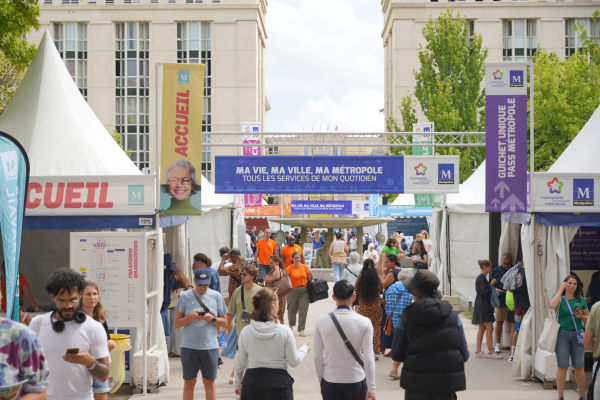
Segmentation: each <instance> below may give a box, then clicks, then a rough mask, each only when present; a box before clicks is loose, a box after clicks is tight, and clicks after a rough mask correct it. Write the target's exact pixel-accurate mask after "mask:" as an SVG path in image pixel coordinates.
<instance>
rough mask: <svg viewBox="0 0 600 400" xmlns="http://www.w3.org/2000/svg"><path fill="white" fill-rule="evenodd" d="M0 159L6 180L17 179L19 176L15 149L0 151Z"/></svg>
mask: <svg viewBox="0 0 600 400" xmlns="http://www.w3.org/2000/svg"><path fill="white" fill-rule="evenodd" d="M0 161H2V168H3V169H4V176H5V177H6V180H7V181H12V180H14V179H17V178H18V176H19V163H18V161H17V151H16V150H11V151H5V152H4V153H0Z"/></svg>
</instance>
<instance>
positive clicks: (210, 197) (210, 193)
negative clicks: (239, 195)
mask: <svg viewBox="0 0 600 400" xmlns="http://www.w3.org/2000/svg"><path fill="white" fill-rule="evenodd" d="M231 207H233V199H232V198H231V197H229V196H228V195H226V194H217V193H215V186H214V185H213V184H212V183H210V182H209V181H208V180H207V179H206V178H205V177H204V176H202V212H203V213H205V212H209V211H210V210H213V209H215V208H231Z"/></svg>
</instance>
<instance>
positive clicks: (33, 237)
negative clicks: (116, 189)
mask: <svg viewBox="0 0 600 400" xmlns="http://www.w3.org/2000/svg"><path fill="white" fill-rule="evenodd" d="M0 130H2V131H4V132H6V133H8V134H9V135H11V136H13V137H14V138H16V139H17V140H18V141H19V142H20V143H21V144H22V146H23V147H24V149H25V150H26V152H27V154H28V157H29V163H30V182H31V181H32V180H33V181H35V177H36V176H39V177H41V176H44V177H69V178H73V179H75V181H83V182H85V179H90V178H94V177H99V176H101V177H103V178H110V177H111V176H119V177H120V179H121V180H123V179H125V180H131V181H132V182H131V183H137V181H136V179H137V178H138V177H142V178H144V176H143V175H142V174H141V172H140V171H139V170H138V169H137V167H136V166H135V165H134V164H133V163H132V162H131V160H130V159H129V158H128V157H127V155H126V154H125V153H124V152H123V150H122V149H121V148H120V147H119V146H118V145H117V144H116V142H115V141H114V139H113V138H112V137H111V136H110V135H109V133H108V132H107V130H106V129H105V128H104V126H103V125H102V123H101V122H100V121H99V120H98V118H97V117H96V115H95V114H94V112H93V111H92V110H91V108H90V107H89V105H88V104H87V102H86V101H85V99H84V98H83V96H82V95H81V93H80V92H79V89H78V88H77V86H76V85H75V83H74V82H73V79H72V78H71V76H70V75H69V73H68V71H67V69H66V67H65V65H64V62H63V60H62V59H61V58H60V55H59V54H58V51H57V50H56V47H55V45H54V42H53V41H52V38H51V37H50V35H49V34H48V32H46V33H45V34H44V36H43V38H42V40H41V42H40V44H39V46H38V50H37V52H36V55H35V57H34V59H33V61H32V63H31V65H30V67H29V69H28V71H27V73H26V75H25V77H24V78H23V80H22V82H21V84H20V85H19V88H18V90H17V92H16V93H15V95H14V96H13V97H12V99H11V100H10V102H9V104H8V105H7V107H6V108H5V110H4V112H3V113H2V115H0ZM107 187H108V186H107ZM153 187H154V186H152V188H153ZM57 190H58V189H57ZM107 190H108V189H107ZM144 190H145V189H144ZM149 190H150V192H153V189H149ZM56 196H57V197H58V192H57V194H56ZM92 197H93V196H92ZM146 197H150V199H148V198H147V199H146V203H145V204H146V205H148V204H150V203H151V204H150V208H151V209H152V210H153V209H154V203H155V202H154V197H153V196H146ZM61 198H62V196H61ZM125 204H127V201H126V202H125ZM80 210H81V211H82V212H84V211H85V210H84V209H83V208H81V209H80ZM28 215H29V213H26V224H27V220H28V219H29V220H32V219H34V218H38V217H31V216H28ZM65 215H66V214H65ZM82 215H83V214H82ZM138 217H139V216H137V215H134V214H129V215H127V216H126V218H127V219H128V220H130V221H131V220H136V221H139V219H140V218H138ZM43 218H44V220H45V221H50V220H59V219H65V218H71V219H73V215H72V214H68V217H65V216H64V215H61V214H60V210H58V211H57V212H56V213H55V214H54V216H49V217H43ZM75 219H77V221H78V222H77V223H78V224H79V225H80V226H78V227H77V228H63V229H61V230H52V229H50V230H25V231H24V232H23V240H22V252H21V260H20V267H21V271H22V272H23V273H24V274H25V275H26V277H27V279H28V280H29V283H30V287H31V290H32V292H33V293H34V296H35V298H36V300H37V302H38V304H40V305H51V301H50V299H49V297H48V296H47V295H46V294H45V293H44V291H43V284H44V281H45V279H46V278H47V276H48V275H49V274H50V273H52V271H54V270H55V269H57V268H59V267H68V266H69V233H70V232H71V231H72V230H73V229H84V230H87V231H89V230H95V229H101V228H123V227H124V226H120V225H112V226H111V225H110V224H111V223H115V221H118V217H116V216H112V215H106V211H105V214H103V215H102V216H99V217H97V216H95V215H94V214H90V213H87V214H86V215H85V217H78V216H75ZM119 221H120V222H122V221H123V220H119ZM44 223H45V222H42V225H43V224H44ZM49 225H52V223H50V222H48V225H47V226H49ZM47 226H46V228H42V229H48V228H47ZM157 231H158V236H159V237H160V236H162V235H161V230H160V228H158V227H157ZM157 244H158V245H157V246H156V249H155V253H154V255H155V257H153V259H154V267H155V268H156V270H157V271H160V273H157V274H155V275H156V277H155V280H154V284H153V286H154V287H162V285H163V282H162V279H163V275H162V271H163V268H162V240H157ZM144 293H145V292H144V291H142V292H140V293H139V295H140V296H143V295H144ZM158 293H159V296H158V299H157V300H156V301H157V302H156V304H157V305H158V307H155V308H154V310H153V314H152V319H153V320H154V321H160V304H161V303H162V290H160V289H159V290H158ZM150 322H152V321H150ZM152 325H153V326H157V325H156V324H152ZM153 330H154V331H153V333H152V335H151V336H152V337H153V338H156V341H155V343H157V344H158V348H159V349H161V350H162V349H165V337H164V332H163V331H162V329H158V328H154V329H153ZM139 334H140V336H139V338H141V332H139ZM137 346H138V347H137V348H138V349H139V348H140V347H141V340H138V341H137ZM164 360H165V361H166V357H164ZM166 369H167V371H168V362H167V363H166ZM167 375H168V372H167Z"/></svg>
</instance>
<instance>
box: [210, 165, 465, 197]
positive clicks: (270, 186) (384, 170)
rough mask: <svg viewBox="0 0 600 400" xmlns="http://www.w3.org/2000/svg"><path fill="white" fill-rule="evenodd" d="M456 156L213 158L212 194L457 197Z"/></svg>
mask: <svg viewBox="0 0 600 400" xmlns="http://www.w3.org/2000/svg"><path fill="white" fill-rule="evenodd" d="M458 160H459V159H458V156H429V157H423V156H259V157H244V156H241V157H239V156H216V157H215V164H216V165H215V193H308V194H311V193H375V194H376V193H458V176H456V174H457V173H458Z"/></svg>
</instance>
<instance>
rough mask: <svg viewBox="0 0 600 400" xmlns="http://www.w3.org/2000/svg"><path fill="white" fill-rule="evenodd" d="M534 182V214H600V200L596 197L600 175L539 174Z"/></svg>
mask: <svg viewBox="0 0 600 400" xmlns="http://www.w3.org/2000/svg"><path fill="white" fill-rule="evenodd" d="M533 181H534V182H533V185H534V190H533V196H534V197H533V211H536V212H540V211H546V212H547V211H552V212H575V213H597V212H600V201H596V200H595V198H594V197H595V189H596V187H600V174H589V173H577V174H567V173H563V174H554V173H551V172H536V173H535V174H534V178H533Z"/></svg>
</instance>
